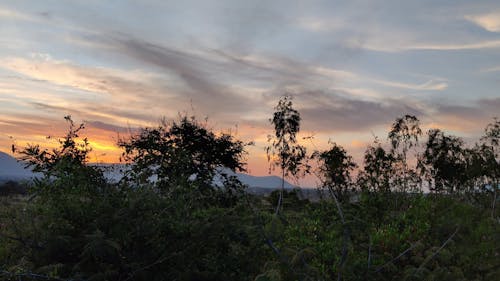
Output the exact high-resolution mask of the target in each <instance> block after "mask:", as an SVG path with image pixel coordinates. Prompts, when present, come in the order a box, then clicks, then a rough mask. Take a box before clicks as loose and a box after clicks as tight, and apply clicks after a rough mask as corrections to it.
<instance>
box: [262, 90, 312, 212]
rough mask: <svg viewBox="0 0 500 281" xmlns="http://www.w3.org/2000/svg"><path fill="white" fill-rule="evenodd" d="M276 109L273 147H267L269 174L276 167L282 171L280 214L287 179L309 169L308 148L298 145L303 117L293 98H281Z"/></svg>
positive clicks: (269, 139)
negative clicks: (295, 106)
mask: <svg viewBox="0 0 500 281" xmlns="http://www.w3.org/2000/svg"><path fill="white" fill-rule="evenodd" d="M274 109H275V112H274V114H273V118H271V119H269V122H270V123H271V124H272V125H273V126H274V136H271V135H270V136H269V137H268V142H270V143H271V145H270V146H268V147H266V154H267V158H268V161H270V171H269V172H271V170H272V169H274V168H275V167H279V168H280V169H281V191H280V196H279V199H278V205H277V206H276V214H278V213H279V211H280V209H281V206H282V201H283V190H284V189H285V178H286V177H288V176H289V175H292V176H297V175H298V173H299V172H300V171H305V172H308V169H309V168H308V166H307V163H306V148H305V147H304V146H302V145H299V144H298V143H297V133H299V131H300V121H301V117H300V113H299V112H298V111H297V110H296V109H294V108H293V103H292V97H291V96H288V95H285V96H283V97H281V98H280V100H279V102H278V105H276V107H275V108H274ZM303 168H305V170H304V169H303Z"/></svg>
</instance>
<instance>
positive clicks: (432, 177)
mask: <svg viewBox="0 0 500 281" xmlns="http://www.w3.org/2000/svg"><path fill="white" fill-rule="evenodd" d="M427 135H428V140H427V143H426V146H425V151H424V153H423V155H422V157H421V159H419V167H420V168H421V171H422V173H423V174H424V175H425V176H426V178H427V180H428V182H429V188H430V189H431V190H432V191H435V192H443V191H447V192H449V193H453V192H455V191H459V190H461V189H462V184H463V183H464V182H466V180H467V175H466V172H467V162H466V151H465V149H464V148H463V146H464V142H463V140H462V139H461V138H458V137H455V136H451V135H446V134H445V133H444V132H442V131H441V130H439V129H431V130H429V131H428V132H427Z"/></svg>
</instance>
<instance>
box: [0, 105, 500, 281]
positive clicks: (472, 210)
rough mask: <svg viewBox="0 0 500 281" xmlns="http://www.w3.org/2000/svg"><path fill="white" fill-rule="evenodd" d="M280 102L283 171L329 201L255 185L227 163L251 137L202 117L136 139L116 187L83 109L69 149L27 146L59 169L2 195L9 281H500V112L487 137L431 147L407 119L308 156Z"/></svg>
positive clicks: (0, 252)
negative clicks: (384, 135) (352, 152)
mask: <svg viewBox="0 0 500 281" xmlns="http://www.w3.org/2000/svg"><path fill="white" fill-rule="evenodd" d="M275 109H276V112H275V114H274V115H273V118H272V119H271V120H270V121H271V124H273V125H274V127H275V132H276V134H275V135H274V136H271V138H270V146H269V149H268V153H269V154H268V155H269V159H270V160H272V163H271V164H273V166H275V167H277V168H279V169H280V171H281V172H282V175H283V178H284V177H286V176H297V175H300V174H303V173H311V172H312V173H315V174H317V176H318V177H319V178H320V179H321V181H322V184H321V186H320V187H319V189H320V191H322V192H321V194H322V195H323V198H322V199H321V200H319V201H318V202H310V201H309V200H307V199H304V198H302V197H301V196H300V190H293V191H288V192H287V191H285V190H284V189H281V190H277V191H276V192H274V193H273V194H271V196H269V197H259V196H252V195H249V194H247V193H245V186H244V185H242V184H241V183H240V182H239V181H238V180H237V179H236V178H235V177H232V176H230V174H229V173H224V171H229V170H231V171H242V170H244V167H245V163H244V157H245V146H246V145H247V144H245V143H243V142H241V141H238V140H236V139H234V137H233V136H231V135H227V134H221V135H219V134H215V133H213V132H212V131H211V130H209V129H207V128H206V127H205V126H204V125H202V124H200V123H198V122H197V121H196V120H195V119H194V118H181V119H180V120H179V121H176V122H172V123H166V122H163V123H162V124H160V125H159V126H158V127H157V128H144V129H143V130H141V131H140V132H139V133H138V134H136V135H133V136H132V137H131V138H129V139H123V140H120V142H119V146H121V147H122V148H123V150H124V152H123V159H124V160H126V161H127V162H129V163H130V166H131V167H130V169H128V170H127V172H126V176H125V177H124V179H123V180H121V181H120V182H118V183H110V182H109V181H107V180H106V178H105V177H104V174H103V171H102V170H100V168H99V167H96V166H93V165H89V163H88V154H89V152H90V150H91V148H90V147H89V144H88V141H87V140H86V139H80V138H79V134H80V133H81V130H83V129H84V126H83V125H80V126H75V124H74V123H73V121H72V120H71V119H70V118H69V117H68V118H67V120H68V122H69V125H70V129H69V132H68V134H67V135H66V137H64V138H62V139H60V140H59V144H60V147H59V148H57V149H53V150H44V149H42V148H40V147H39V146H38V145H29V146H28V147H26V148H22V149H18V150H17V153H18V154H19V155H20V158H21V159H22V160H24V161H25V162H26V163H28V165H29V166H31V167H32V168H33V169H34V170H35V171H36V172H39V173H41V174H42V175H43V177H41V178H39V179H36V180H34V182H33V183H32V184H31V185H30V186H29V190H28V194H27V195H13V196H10V197H3V198H2V199H1V200H2V202H1V207H0V279H2V280H256V281H257V280H258V281H265V280H500V243H499V241H500V221H499V212H498V209H497V208H496V202H497V201H498V199H497V194H498V191H499V179H500V163H499V152H500V151H499V140H500V122H499V121H498V120H497V119H494V120H493V122H492V123H491V124H489V125H488V126H487V127H486V130H485V134H484V136H483V137H482V138H481V140H480V142H479V143H477V144H475V145H474V146H471V147H466V145H465V143H464V141H463V140H461V139H460V138H458V137H455V136H450V135H447V134H446V133H444V132H443V131H441V130H437V129H433V130H430V131H429V132H428V133H427V135H428V138H427V141H426V142H425V143H424V144H423V146H421V149H420V150H417V149H415V148H418V147H420V146H419V140H420V138H421V137H422V131H421V130H420V127H419V120H418V119H417V118H416V117H414V116H408V115H407V116H403V117H401V118H398V119H396V121H395V122H394V124H393V126H392V128H391V131H390V132H389V134H388V140H389V144H388V145H385V144H384V143H382V142H381V141H380V140H378V139H376V140H375V141H374V143H373V144H372V145H370V146H369V147H368V148H367V150H366V152H365V157H364V163H363V165H358V164H356V163H354V162H353V160H352V157H351V156H349V155H348V154H347V152H346V150H345V149H344V148H342V147H341V146H340V145H338V144H336V143H331V148H330V149H329V150H326V151H315V152H313V153H311V154H310V156H307V155H308V154H307V153H306V150H305V147H302V146H300V145H298V144H297V142H296V134H297V133H298V132H299V130H300V121H301V119H300V114H299V113H298V112H297V111H296V110H295V109H293V105H292V102H291V99H290V98H289V97H286V98H283V99H282V100H280V103H279V104H278V106H277V107H276V108H275ZM79 140H80V141H79ZM312 161H316V163H317V165H310V164H311V163H310V162H312ZM312 166H317V168H316V169H312ZM356 169H357V170H356ZM355 171H359V172H358V173H357V175H355ZM214 177H215V178H217V179H218V180H216V181H214V180H213V179H214ZM424 189H428V190H430V191H431V192H430V193H425V194H424V193H423V192H422V191H423V190H424Z"/></svg>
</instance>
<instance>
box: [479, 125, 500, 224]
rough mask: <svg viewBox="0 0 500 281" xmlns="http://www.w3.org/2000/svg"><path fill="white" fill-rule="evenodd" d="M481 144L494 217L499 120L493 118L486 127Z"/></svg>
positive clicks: (499, 187)
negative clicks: (491, 195)
mask: <svg viewBox="0 0 500 281" xmlns="http://www.w3.org/2000/svg"><path fill="white" fill-rule="evenodd" d="M481 142H482V144H481V151H482V155H483V159H484V164H485V165H484V172H483V175H484V176H485V178H486V181H487V182H486V183H487V185H488V186H489V187H490V190H491V192H492V194H493V202H492V206H491V208H492V212H491V215H492V216H494V214H495V206H496V201H497V196H498V192H499V191H500V120H499V119H498V118H493V122H491V123H489V124H488V125H487V126H486V128H485V129H484V136H483V137H482V138H481Z"/></svg>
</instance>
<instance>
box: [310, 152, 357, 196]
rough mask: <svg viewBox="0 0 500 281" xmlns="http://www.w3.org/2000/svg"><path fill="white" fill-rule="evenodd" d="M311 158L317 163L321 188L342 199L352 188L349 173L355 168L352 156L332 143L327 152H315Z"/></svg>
mask: <svg viewBox="0 0 500 281" xmlns="http://www.w3.org/2000/svg"><path fill="white" fill-rule="evenodd" d="M312 158H315V159H317V160H318V162H319V165H318V170H319V177H320V179H321V181H322V187H323V188H328V189H329V190H330V192H332V193H336V196H337V197H338V198H341V199H342V198H344V195H345V194H346V193H347V192H348V191H349V189H350V188H351V187H352V178H351V172H352V171H353V170H354V169H355V168H357V165H356V163H355V162H354V161H353V160H352V156H350V155H348V154H347V152H346V151H345V149H344V148H343V147H342V146H340V145H338V144H336V143H332V147H331V148H330V149H329V150H325V151H316V152H314V153H313V155H312Z"/></svg>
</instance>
